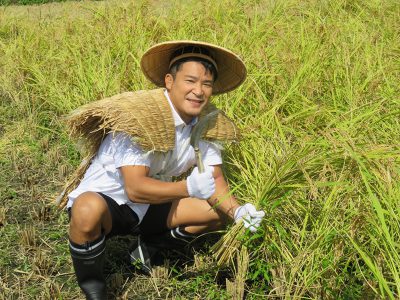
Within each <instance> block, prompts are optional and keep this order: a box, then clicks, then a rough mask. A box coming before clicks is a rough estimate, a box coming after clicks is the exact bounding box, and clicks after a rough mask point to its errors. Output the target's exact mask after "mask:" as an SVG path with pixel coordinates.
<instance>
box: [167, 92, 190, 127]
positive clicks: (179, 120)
mask: <svg viewBox="0 0 400 300" xmlns="http://www.w3.org/2000/svg"><path fill="white" fill-rule="evenodd" d="M164 95H165V97H166V98H167V100H168V103H169V105H170V106H171V110H172V116H173V118H174V123H175V127H178V126H182V127H185V126H193V125H195V124H196V123H197V121H198V117H196V118H194V119H193V120H192V122H190V123H189V124H186V123H185V122H184V121H183V120H182V118H181V117H180V115H179V114H178V112H177V111H176V110H175V107H174V105H173V104H172V101H171V99H170V98H169V95H168V91H167V89H164Z"/></svg>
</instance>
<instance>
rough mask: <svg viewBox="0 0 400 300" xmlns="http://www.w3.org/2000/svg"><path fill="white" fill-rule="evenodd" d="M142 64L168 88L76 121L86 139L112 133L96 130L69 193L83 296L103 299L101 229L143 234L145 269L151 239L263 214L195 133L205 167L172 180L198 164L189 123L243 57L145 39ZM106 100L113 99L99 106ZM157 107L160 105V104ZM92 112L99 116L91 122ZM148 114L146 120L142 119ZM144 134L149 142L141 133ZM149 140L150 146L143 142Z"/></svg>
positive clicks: (173, 241) (158, 242)
mask: <svg viewBox="0 0 400 300" xmlns="http://www.w3.org/2000/svg"><path fill="white" fill-rule="evenodd" d="M141 67H142V70H143V72H144V74H145V75H146V77H148V78H149V79H150V80H151V81H152V82H153V83H155V84H156V85H158V86H162V87H165V89H164V90H154V91H142V92H141V93H136V94H135V93H126V94H121V95H122V96H118V97H117V98H109V99H108V100H106V101H105V102H99V103H97V104H96V103H95V104H89V106H87V107H85V108H84V109H83V110H82V111H83V112H82V111H81V112H79V113H78V114H77V115H78V116H79V117H81V119H82V120H84V121H82V122H83V123H82V124H84V125H83V126H82V127H85V128H86V129H87V128H90V129H87V137H88V138H89V139H93V136H91V134H92V133H93V132H97V133H99V132H101V133H102V132H103V131H106V133H108V134H104V133H102V136H101V138H96V139H97V140H99V141H100V142H99V143H98V144H97V145H98V146H99V147H97V146H96V147H95V148H96V153H95V155H94V156H93V159H92V160H91V163H90V166H89V168H88V169H87V170H86V173H85V175H84V177H83V179H82V180H81V182H80V184H79V186H78V187H76V188H75V189H74V190H73V191H72V192H70V193H69V194H68V200H69V201H68V204H67V208H68V211H69V214H70V228H69V241H70V252H71V257H72V260H73V264H74V269H75V273H76V276H77V280H78V283H79V286H80V287H81V288H82V290H83V291H84V293H85V295H86V297H87V299H106V283H105V278H104V275H103V261H104V250H105V245H106V239H107V238H109V237H111V236H114V235H121V234H139V238H138V245H137V246H136V248H135V249H133V251H132V252H131V254H130V255H131V259H132V260H133V261H136V262H139V263H140V264H141V266H142V268H143V270H147V271H148V272H150V271H151V254H152V253H151V252H154V251H151V250H154V249H156V248H157V247H165V245H175V246H176V245H181V244H182V242H185V241H190V240H191V239H193V237H196V236H197V235H198V234H201V233H204V232H209V231H213V230H216V229H220V228H221V227H223V226H224V224H225V219H226V217H228V218H231V219H233V220H235V221H238V220H240V219H244V220H245V225H246V226H247V227H248V228H249V229H250V230H251V231H255V230H256V229H257V227H258V226H259V224H260V222H261V219H262V218H263V216H264V212H262V211H256V209H255V207H254V206H253V205H252V204H245V205H242V206H241V205H239V204H238V203H237V201H236V200H235V198H234V197H233V196H232V195H231V194H230V193H229V187H228V185H227V183H226V181H225V179H224V176H223V173H222V169H221V165H222V159H221V153H220V150H219V148H218V147H217V146H216V145H215V144H214V143H211V142H208V141H205V140H202V141H201V142H200V145H199V147H200V152H201V153H202V156H203V162H204V165H205V171H204V172H203V173H200V172H199V169H198V167H194V169H193V171H191V173H190V175H189V176H188V177H187V178H186V179H184V180H177V181H171V178H172V177H178V176H180V175H181V174H183V173H184V172H186V171H188V170H189V169H190V168H191V167H193V166H194V165H195V164H196V160H195V155H194V150H193V147H191V146H190V143H189V141H190V134H191V130H192V127H193V126H195V124H196V123H197V122H198V120H199V117H200V118H201V115H202V113H204V111H205V110H207V109H208V108H209V107H210V104H209V100H210V97H211V96H212V95H213V94H218V93H224V92H227V91H229V90H232V89H234V88H236V87H237V86H238V85H240V84H241V83H242V82H243V80H244V79H245V76H246V69H245V67H244V64H243V62H242V61H241V60H240V59H239V58H238V57H237V56H236V55H235V54H233V53H232V52H230V51H229V50H227V49H224V48H221V47H218V46H215V45H211V44H207V43H202V42H193V41H174V42H167V43H161V44H158V45H155V46H153V47H152V48H150V49H149V50H148V51H147V52H146V53H145V54H144V55H143V58H142V61H141ZM135 97H136V98H135ZM144 98H145V99H144ZM135 99H136V100H135ZM137 99H139V100H137ZM143 99H144V100H143ZM107 101H108V102H107ZM107 103H111V108H107V109H105V108H104V107H105V106H106V105H107ZM96 105H97V106H96ZM146 105H154V107H153V108H152V109H148V110H147V111H146V112H145V113H143V114H145V115H146V114H147V116H146V118H142V119H140V118H139V117H138V115H137V114H138V112H143V111H145V110H146V109H147V108H148V106H146ZM163 105H164V106H163ZM93 107H96V109H97V110H98V111H97V112H96V113H95V112H94V108H93ZM129 107H134V108H135V109H133V110H132V114H131V113H126V111H127V110H129ZM157 107H161V108H162V109H160V110H159V112H157V109H156V108H157ZM110 110H111V112H110ZM112 110H114V111H115V112H116V114H115V115H114V117H113V118H112V117H110V116H109V115H108V114H111V113H112ZM99 111H100V112H99ZM135 114H136V115H135ZM99 115H100V116H101V117H100V118H98V116H99ZM82 116H83V117H82ZM88 116H89V117H88ZM171 117H172V118H171ZM88 118H89V119H90V120H95V121H93V122H98V123H96V125H95V126H94V125H93V124H92V123H90V122H89V121H88ZM223 118H225V119H223ZM78 119H79V118H78V117H76V118H75V119H74V120H75V121H73V122H77V121H76V120H78ZM139 119H140V120H139ZM169 119H170V120H169ZM166 120H167V121H166ZM168 120H169V121H168ZM221 120H222V121H221ZM226 120H227V118H226V117H224V116H221V119H220V118H219V117H218V119H217V121H216V123H215V124H214V125H210V126H211V127H213V126H214V127H213V128H214V129H215V130H216V129H218V128H221V127H222V125H221V124H222V123H223V122H225V123H224V124H227V123H226V122H227V121H226ZM228 121H229V120H228ZM146 122H147V123H148V125H144V124H145V123H146ZM163 122H164V123H163ZM221 122H222V123H221ZM228 123H229V122H228ZM124 124H125V125H126V127H123V126H124ZM171 124H172V128H173V129H172V133H171V132H170V133H171V134H170V133H168V132H167V131H168V128H170V127H169V126H170V125H171ZM140 126H141V128H142V129H143V130H142V131H140V130H139V129H138V128H139V127H140ZM154 126H155V127H154ZM157 126H158V127H157ZM232 126H234V125H232ZM93 128H96V129H93ZM124 128H125V129H124ZM213 128H211V131H212V130H213ZM234 129H235V128H234ZM130 130H137V131H134V132H133V133H132V132H131V131H130ZM235 130H236V129H235ZM146 134H147V135H146ZM163 134H164V136H163ZM150 136H151V138H149V137H150ZM157 136H161V138H159V139H158V140H159V141H161V142H162V143H163V142H165V143H169V142H171V144H172V146H169V148H168V147H167V148H165V149H167V151H165V149H162V146H157ZM167 136H170V137H169V138H166V137H167ZM171 136H172V138H171ZM225 136H229V134H226V135H225ZM146 137H147V138H148V139H147V140H148V141H150V142H148V143H146V141H145V139H146ZM215 139H216V140H218V138H215ZM228 139H229V138H228ZM149 144H151V145H152V148H151V147H150V148H149V147H147V146H148V145H149ZM146 145H147V146H146ZM146 147H147V148H146ZM149 149H150V150H149ZM147 150H149V151H147Z"/></svg>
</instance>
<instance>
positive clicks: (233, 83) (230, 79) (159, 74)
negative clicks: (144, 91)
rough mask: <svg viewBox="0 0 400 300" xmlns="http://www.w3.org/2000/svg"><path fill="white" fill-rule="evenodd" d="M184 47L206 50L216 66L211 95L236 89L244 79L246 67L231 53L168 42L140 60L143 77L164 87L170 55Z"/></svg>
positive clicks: (150, 50) (153, 48) (189, 44)
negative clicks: (216, 74) (215, 78)
mask: <svg viewBox="0 0 400 300" xmlns="http://www.w3.org/2000/svg"><path fill="white" fill-rule="evenodd" d="M184 46H200V47H203V48H206V49H207V50H208V51H209V52H210V54H211V56H212V57H213V58H214V60H215V62H216V64H217V66H218V77H217V80H216V81H215V83H214V86H213V94H214V95H215V94H222V93H226V92H229V91H231V90H234V89H235V88H237V87H238V86H239V85H240V84H242V82H243V81H244V80H245V78H246V74H247V71H246V67H245V65H244V63H243V61H242V60H241V59H240V58H239V56H237V55H236V54H235V53H233V52H232V51H230V50H228V49H225V48H222V47H219V46H216V45H213V44H209V43H205V42H199V41H186V40H183V41H170V42H164V43H160V44H156V45H154V46H153V47H151V48H150V49H149V50H147V51H146V52H145V53H144V54H143V56H142V59H141V62H140V66H141V68H142V71H143V73H144V75H145V76H146V77H147V78H148V79H149V80H150V81H151V82H153V83H154V84H155V85H157V86H159V87H164V86H165V82H164V80H165V75H166V74H167V73H168V69H169V62H170V60H171V56H172V54H173V53H174V52H175V51H176V50H178V49H179V48H182V47H184Z"/></svg>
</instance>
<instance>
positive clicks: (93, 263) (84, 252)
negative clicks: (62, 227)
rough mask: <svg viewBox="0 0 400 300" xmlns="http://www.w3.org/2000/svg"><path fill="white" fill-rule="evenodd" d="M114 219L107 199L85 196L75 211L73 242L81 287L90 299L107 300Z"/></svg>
mask: <svg viewBox="0 0 400 300" xmlns="http://www.w3.org/2000/svg"><path fill="white" fill-rule="evenodd" d="M111 228H112V217H111V214H110V211H109V209H108V205H107V203H106V201H105V200H104V198H103V197H101V196H100V195H99V194H97V193H94V192H85V193H83V194H81V195H80V196H79V197H78V198H77V199H76V200H75V201H74V204H73V206H72V209H71V220H70V227H69V241H70V247H69V248H70V252H71V257H72V262H73V265H74V269H75V274H76V277H77V280H78V284H79V286H80V287H81V289H82V290H83V292H84V293H85V295H86V298H87V299H93V300H94V299H106V297H107V294H106V282H105V277H104V274H103V266H104V254H105V252H104V250H105V245H106V242H105V235H106V234H108V233H109V232H110V231H111Z"/></svg>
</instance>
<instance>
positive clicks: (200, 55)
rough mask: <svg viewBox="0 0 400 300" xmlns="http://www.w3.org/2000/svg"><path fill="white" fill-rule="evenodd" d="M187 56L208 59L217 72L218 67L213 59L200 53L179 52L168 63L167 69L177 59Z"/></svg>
mask: <svg viewBox="0 0 400 300" xmlns="http://www.w3.org/2000/svg"><path fill="white" fill-rule="evenodd" d="M187 57H199V58H203V59H205V60H207V61H209V62H210V63H211V64H212V65H213V66H214V68H215V70H216V71H217V72H218V67H217V63H216V62H215V60H213V59H212V58H211V57H210V56H208V55H205V54H202V53H183V54H180V55H178V56H176V57H174V58H173V59H172V60H171V61H170V63H169V67H168V68H169V69H170V68H171V66H172V65H173V64H174V63H175V62H176V61H178V60H180V59H182V58H187Z"/></svg>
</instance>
